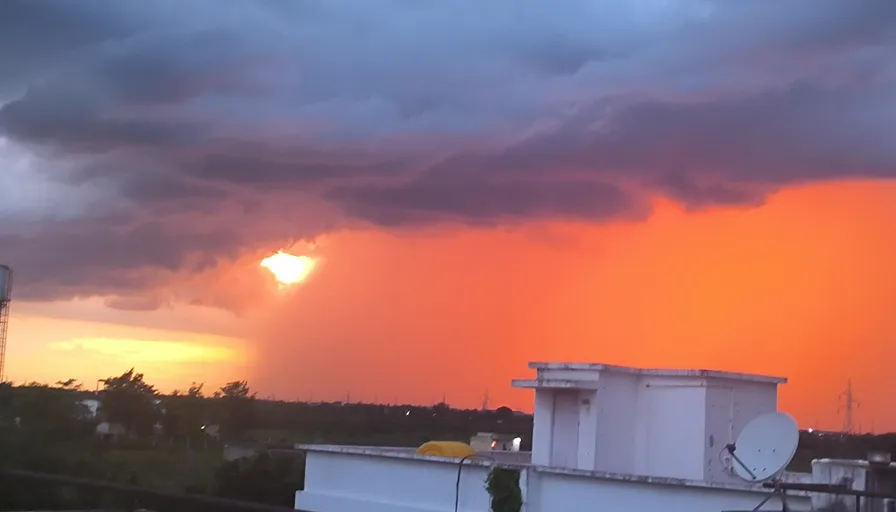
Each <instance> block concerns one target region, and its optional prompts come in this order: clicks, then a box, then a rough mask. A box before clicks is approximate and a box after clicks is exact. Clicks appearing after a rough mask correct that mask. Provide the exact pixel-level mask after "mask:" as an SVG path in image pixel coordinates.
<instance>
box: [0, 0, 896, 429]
mask: <svg viewBox="0 0 896 512" xmlns="http://www.w3.org/2000/svg"><path fill="white" fill-rule="evenodd" d="M894 26H896V3H894V2H892V1H891V0H853V1H850V2H843V1H835V0H783V1H778V2H729V1H723V0H678V1H675V0H629V1H627V2H611V1H609V0H607V1H603V0H563V1H560V2H534V1H530V0H514V1H510V0H493V1H490V2H487V3H482V2H473V1H472V0H452V1H451V2H445V1H435V0H413V1H410V0H377V1H360V0H351V1H350V0H305V1H302V2H287V1H275V0H271V1H266V0H259V1H255V2H233V3H230V2H223V3H222V2H214V3H213V2H212V1H211V0H193V1H191V2H188V3H184V2H174V1H173V0H159V1H156V2H151V3H147V2H139V1H136V0H125V1H121V0H117V1H111V0H96V1H93V2H82V1H76V0H56V1H52V2H51V1H42V0H4V1H3V2H0V263H5V264H7V265H9V266H10V267H12V268H13V271H14V286H15V288H14V290H13V304H12V308H11V311H12V316H11V322H10V326H9V343H8V349H7V361H6V374H7V377H8V378H9V379H11V380H13V381H16V382H24V381H31V380H37V381H42V382H54V381H56V380H64V379H66V378H69V377H74V378H78V379H80V380H81V381H82V382H84V383H85V386H87V387H91V386H94V385H95V381H96V379H99V378H103V377H108V376H111V375H117V374H120V373H122V372H124V371H125V370H127V369H129V368H131V367H135V368H136V370H137V371H140V372H143V373H145V374H146V377H147V380H149V381H150V382H153V383H155V384H156V385H157V386H158V387H159V388H160V389H163V390H171V389H175V388H180V389H185V388H186V387H188V386H189V385H190V383H191V382H194V381H195V382H205V383H206V386H207V387H210V388H213V387H217V386H220V385H221V384H223V383H224V382H227V381H228V380H233V379H248V380H249V382H250V385H251V386H252V387H253V389H255V390H257V391H258V392H259V394H260V395H261V396H271V397H276V398H279V399H302V400H305V399H315V400H324V399H327V400H329V399H341V398H344V397H346V396H347V395H349V396H350V397H351V399H353V400H367V401H380V402H415V403H434V402H437V401H439V400H441V399H442V397H445V398H446V399H447V400H448V402H449V403H451V404H452V405H456V406H463V407H476V406H479V405H480V404H481V402H482V397H483V395H484V394H485V393H486V391H487V392H488V396H489V399H490V404H491V406H492V407H495V406H498V405H510V406H512V407H515V408H520V409H524V410H530V409H531V402H532V396H531V395H530V394H529V393H531V392H526V391H523V390H512V389H511V388H510V382H509V381H510V379H512V378H515V377H526V376H529V375H530V372H529V370H527V368H526V362H527V361H532V360H570V361H596V362H605V363H611V364H623V365H633V366H650V367H688V368H715V369H725V370H736V371H748V372H755V373H762V374H773V375H781V376H785V377H788V378H789V379H790V381H789V383H788V384H787V385H785V386H783V387H782V389H781V401H780V402H781V403H780V405H781V408H782V409H783V410H786V411H788V412H791V413H792V414H794V415H795V416H796V418H797V419H798V421H799V422H800V424H801V425H803V426H815V427H818V428H837V427H838V426H839V425H840V423H841V422H842V416H841V415H840V414H839V413H838V395H839V394H840V393H841V392H842V391H843V390H844V389H845V388H846V385H847V382H848V381H849V380H850V379H851V381H852V385H853V388H854V391H855V393H856V396H857V397H858V399H859V401H860V402H861V407H860V409H858V410H857V412H856V416H857V421H858V423H860V424H861V427H862V428H863V429H864V430H872V429H873V430H875V431H887V430H896V409H894V408H893V407H892V403H891V400H892V398H891V394H890V393H889V392H888V382H889V380H890V373H889V369H890V366H891V362H892V361H893V360H894V357H896V344H894V343H893V342H894V341H896V320H894V319H893V318H894V316H893V315H891V311H890V310H891V309H892V305H893V304H894V303H896V286H893V283H896V270H894V268H893V265H892V262H893V261H896V241H893V238H892V236H891V235H892V228H891V226H892V225H893V223H894V222H896V182H894V181H893V180H892V178H894V177H896V144H893V135H888V133H892V130H893V127H896V61H894V60H893V59H892V58H889V56H891V55H892V54H893V52H894V51H896V30H893V27H894ZM280 251H282V252H284V253H287V254H292V255H296V256H299V257H303V258H306V259H307V260H306V261H310V262H313V266H309V267H307V268H306V269H304V270H303V271H302V272H300V275H301V276H302V277H303V278H302V279H300V280H298V281H297V282H295V283H293V284H284V283H282V282H278V280H277V279H276V278H275V275H274V274H273V273H272V272H271V271H270V270H269V268H268V267H265V266H262V265H261V262H262V260H264V259H265V258H267V257H269V256H271V255H274V254H277V253H278V252H280Z"/></svg>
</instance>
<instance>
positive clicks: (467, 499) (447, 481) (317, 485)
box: [295, 447, 810, 512]
mask: <svg viewBox="0 0 896 512" xmlns="http://www.w3.org/2000/svg"><path fill="white" fill-rule="evenodd" d="M328 450H331V451H314V450H313V449H311V450H309V451H308V453H307V459H306V468H305V490H304V491H299V492H297V493H296V499H295V507H296V508H297V509H301V510H309V511H312V512H357V511H359V510H362V511H364V512H453V510H454V497H455V482H456V479H457V468H458V463H457V461H456V460H451V459H441V458H421V457H419V456H416V455H411V454H408V453H399V452H395V453H392V454H387V453H382V454H379V455H377V454H376V453H375V452H374V451H373V450H372V449H357V453H351V452H352V451H353V450H355V449H354V448H351V447H344V448H335V447H331V448H328ZM338 450H343V451H342V452H340V451H338ZM489 464H491V463H490V462H488V461H473V463H472V464H471V463H469V462H468V463H465V464H464V467H463V470H462V472H461V486H460V494H459V506H458V510H459V511H461V512H486V511H488V510H490V498H489V495H488V493H487V491H486V490H485V479H486V476H487V474H488V472H489V471H490V466H489ZM520 486H521V490H522V493H523V499H524V502H525V505H524V510H525V512H562V511H566V510H585V509H587V510H624V511H629V510H631V511H638V512H669V511H679V510H680V511H687V512H721V511H723V510H751V509H752V508H753V507H755V506H756V505H758V504H759V502H760V501H762V499H763V498H764V497H765V496H766V495H767V491H764V490H760V489H755V488H752V489H751V488H747V487H743V486H741V487H735V486H724V485H711V484H705V483H702V482H684V481H680V480H668V479H655V478H649V477H632V476H625V475H612V474H605V473H594V472H585V471H581V470H562V469H557V468H545V467H537V466H530V467H528V468H526V469H524V470H523V472H522V475H521V478H520ZM809 504H810V501H809V498H808V497H805V496H801V497H793V498H792V499H791V501H790V505H791V506H792V507H793V509H794V510H796V511H805V510H810V508H809V507H810V505H809ZM775 509H777V510H780V509H781V508H780V503H778V502H776V501H772V503H770V504H768V506H767V507H765V508H763V510H775Z"/></svg>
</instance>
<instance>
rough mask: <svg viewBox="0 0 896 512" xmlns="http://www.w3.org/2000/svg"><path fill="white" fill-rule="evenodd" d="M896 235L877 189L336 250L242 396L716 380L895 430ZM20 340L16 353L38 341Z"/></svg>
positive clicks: (352, 235) (400, 396) (823, 189)
mask: <svg viewBox="0 0 896 512" xmlns="http://www.w3.org/2000/svg"><path fill="white" fill-rule="evenodd" d="M894 225H896V185H894V184H890V183H884V182H877V183H830V184H825V185H821V186H814V187H805V188H799V189H791V190H786V191H783V192H781V193H779V194H777V195H775V196H773V197H772V198H770V200H769V202H768V204H766V205H765V206H763V207H761V208H755V209H716V210H712V211H706V212H700V213H684V212H682V211H681V210H680V209H679V208H677V207H675V206H673V205H670V204H668V203H663V204H660V205H659V207H658V210H657V212H656V214H655V215H654V216H653V217H652V218H651V219H650V220H649V221H647V222H644V223H638V224H617V225H609V226H596V225H584V224H570V223H532V224H527V225H523V226H520V227H515V228H500V229H492V230H486V229H452V230H448V231H445V230H429V231H420V232H416V233H403V234H390V233H385V232H376V231H364V232H359V231H355V232H352V231H345V232H338V233H332V234H330V235H328V237H327V244H326V246H325V247H323V248H322V249H321V255H322V257H325V258H326V260H327V271H326V272H320V273H319V274H316V275H315V278H314V279H308V280H306V281H305V282H303V283H302V290H301V293H296V294H290V295H287V296H276V297H274V296H272V295H270V293H269V292H268V291H265V292H264V294H262V292H261V291H258V292H253V293H257V294H258V295H257V296H253V297H251V299H252V300H253V301H256V302H257V303H258V304H257V305H256V306H255V308H256V312H257V314H256V315H255V316H251V315H250V316H249V317H247V318H246V319H245V320H241V322H242V323H243V324H245V325H246V326H247V327H246V329H247V330H249V331H252V332H250V333H249V334H248V335H245V336H244V338H245V339H246V341H247V342H249V343H251V346H252V347H253V354H254V357H255V358H256V362H255V363H254V365H255V366H254V371H252V372H247V373H246V374H245V375H240V377H245V378H249V379H250V382H251V383H252V385H253V386H254V387H255V388H256V389H258V390H259V391H260V392H261V393H262V394H263V395H265V396H266V395H268V394H270V393H273V394H275V395H276V396H277V397H278V398H283V399H307V398H315V399H339V398H342V397H344V396H345V394H346V393H347V392H350V393H351V395H352V399H357V400H379V401H393V400H400V401H408V402H423V403H434V402H436V401H438V400H440V399H441V397H442V395H443V393H444V394H445V396H446V397H447V398H448V401H449V403H451V404H452V405H456V406H467V407H476V406H478V405H479V403H480V401H481V397H482V395H483V394H484V392H485V390H486V389H488V392H489V396H490V397H491V405H492V406H493V407H496V406H498V405H502V404H506V405H510V406H513V407H517V408H522V409H530V408H531V402H532V396H531V393H530V392H526V391H518V390H512V389H511V388H510V379H512V378H516V377H525V376H527V374H528V371H527V369H526V363H527V362H528V361H531V360H573V361H597V362H606V363H611V364H624V365H633V366H653V367H688V368H717V369H726V370H735V371H746V372H755V373H763V374H772V375H781V376H786V377H788V378H789V379H790V382H789V383H788V384H786V385H784V386H782V388H781V402H780V405H781V407H782V409H783V410H786V411H788V412H791V413H793V414H794V415H795V416H796V417H797V418H798V420H799V421H800V423H801V424H802V425H803V426H809V425H814V426H818V427H820V428H836V427H837V426H838V424H839V419H838V415H837V396H838V394H839V393H840V391H842V389H843V388H844V387H845V385H846V380H847V379H848V378H852V380H853V385H854V389H855V392H856V394H857V397H858V399H859V400H860V401H861V402H862V408H861V410H860V411H858V413H857V414H858V419H857V421H858V422H861V423H862V424H863V426H864V428H866V429H868V428H870V427H871V426H872V424H873V425H874V428H876V429H877V430H878V431H880V430H882V429H893V430H896V410H894V409H893V408H892V407H890V406H889V404H890V401H891V393H890V392H889V386H888V385H887V383H888V382H889V380H890V374H891V366H892V361H893V360H896V343H894V341H896V315H893V312H892V305H893V304H896V285H894V283H896V265H893V264H892V262H893V261H896V238H894V237H893V236H892V231H893V228H892V226H894ZM266 268H267V267H266ZM311 269H313V266H312V267H311ZM272 271H274V269H272ZM276 272H279V271H276ZM276 272H275V275H276ZM293 275H297V274H293ZM307 275H308V273H307V272H306V273H305V274H304V277H307ZM281 277H282V276H281ZM299 281H301V279H299ZM221 286H222V287H226V286H228V284H227V283H225V282H222V283H221ZM154 314H162V313H154ZM13 327H14V328H13V329H11V335H12V336H15V340H12V343H11V346H15V345H16V344H17V343H18V342H17V341H16V340H18V339H25V338H23V337H26V336H27V332H26V330H27V329H29V327H28V325H27V324H26V323H25V322H21V323H19V324H16V325H15V326H13ZM125 335H126V333H123V332H121V333H114V334H110V335H108V336H110V337H115V338H124V337H125ZM85 336H86V334H80V335H79V336H78V337H81V338H83V337H85ZM92 337H95V336H92ZM63 341H64V340H63ZM82 345H83V342H82ZM134 350H137V348H136V347H134ZM55 352H56V353H62V352H60V351H58V350H57V351H55ZM63 352H64V351H63ZM182 353H183V352H178V354H182ZM35 354H37V352H35ZM48 354H49V352H46V351H45V352H42V353H41V355H40V356H39V357H38V356H35V358H34V360H33V361H32V363H31V364H32V365H33V366H34V367H38V366H41V365H44V364H45V362H46V360H47V358H48V357H49V356H48ZM172 357H173V356H172ZM10 362H11V363H12V361H10ZM133 363H134V364H135V365H136V366H137V367H138V369H140V361H135V362H133ZM27 364H28V363H27V362H26V361H23V360H22V359H18V360H17V362H15V363H14V364H10V366H9V367H10V369H11V370H12V369H13V368H17V369H18V370H17V371H19V373H20V374H22V375H27V374H28V373H27V372H25V368H23V367H24V366H26V365H27ZM119 367H120V369H119ZM127 367H129V365H119V366H116V367H115V368H114V370H115V371H119V372H120V371H122V370H123V369H126V368H127ZM200 367H201V363H196V368H197V369H198V368H200ZM197 371H198V370H197ZM105 373H106V374H105V375H102V376H103V377H105V376H108V374H111V373H112V371H111V370H110V371H106V372H105ZM187 373H188V372H187V371H186V370H185V371H184V373H183V374H184V375H186V374H187ZM67 376H68V375H64V374H62V375H59V376H58V377H56V378H59V379H61V378H65V377H67ZM188 384H189V379H188V378H187V377H184V384H181V386H184V385H188ZM816 421H817V422H818V423H816Z"/></svg>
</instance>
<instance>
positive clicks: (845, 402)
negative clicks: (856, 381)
mask: <svg viewBox="0 0 896 512" xmlns="http://www.w3.org/2000/svg"><path fill="white" fill-rule="evenodd" d="M840 400H841V402H840V406H839V407H838V408H837V412H841V411H842V412H843V433H844V434H852V433H853V422H852V420H853V417H852V411H853V408H854V407H855V408H858V407H859V405H860V404H859V401H858V400H856V398H855V395H853V392H852V379H849V380H848V381H846V390H845V391H844V392H843V393H841V394H840Z"/></svg>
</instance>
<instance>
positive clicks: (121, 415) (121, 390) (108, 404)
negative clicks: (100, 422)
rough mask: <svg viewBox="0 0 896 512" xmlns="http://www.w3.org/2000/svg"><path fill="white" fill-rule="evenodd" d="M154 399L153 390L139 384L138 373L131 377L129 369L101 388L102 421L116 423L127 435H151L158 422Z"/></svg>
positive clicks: (149, 386)
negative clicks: (125, 430) (104, 417)
mask: <svg viewBox="0 0 896 512" xmlns="http://www.w3.org/2000/svg"><path fill="white" fill-rule="evenodd" d="M157 399H158V392H157V391H156V388H155V387H153V386H152V385H151V384H147V383H146V382H145V381H144V380H143V374H142V373H134V369H133V368H131V369H130V370H128V371H126V372H124V373H123V374H121V375H119V376H118V377H109V378H108V379H106V380H105V381H104V384H103V394H102V404H103V412H104V414H105V416H106V421H109V422H111V423H119V424H121V425H122V426H123V427H124V428H125V429H127V431H128V432H132V433H135V434H138V435H143V436H145V435H149V434H152V431H153V427H154V426H155V424H156V422H157V421H158V420H159V419H160V416H161V414H160V412H161V411H160V409H159V406H158V403H157V402H156V400H157Z"/></svg>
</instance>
